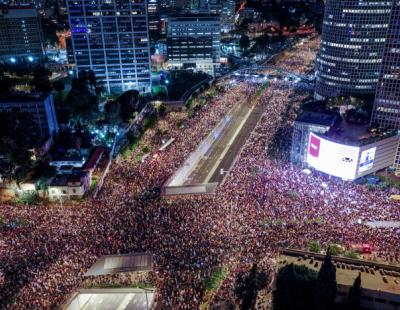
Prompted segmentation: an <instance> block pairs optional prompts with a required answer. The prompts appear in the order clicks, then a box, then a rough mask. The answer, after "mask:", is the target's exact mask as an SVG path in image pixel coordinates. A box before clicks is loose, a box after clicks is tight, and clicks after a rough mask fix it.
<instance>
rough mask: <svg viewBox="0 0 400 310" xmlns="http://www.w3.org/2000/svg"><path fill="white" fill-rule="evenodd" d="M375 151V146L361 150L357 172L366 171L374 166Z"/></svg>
mask: <svg viewBox="0 0 400 310" xmlns="http://www.w3.org/2000/svg"><path fill="white" fill-rule="evenodd" d="M375 153H376V147H373V148H370V149H368V150H365V151H362V152H361V156H360V164H359V165H358V166H359V168H358V173H361V172H364V171H367V170H369V169H371V168H372V167H373V166H374V160H375Z"/></svg>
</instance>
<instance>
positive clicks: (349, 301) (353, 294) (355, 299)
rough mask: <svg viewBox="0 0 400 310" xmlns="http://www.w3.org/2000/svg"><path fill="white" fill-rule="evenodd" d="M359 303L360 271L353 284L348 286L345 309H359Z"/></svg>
mask: <svg viewBox="0 0 400 310" xmlns="http://www.w3.org/2000/svg"><path fill="white" fill-rule="evenodd" d="M360 303H361V272H360V273H359V274H358V276H357V278H355V280H354V283H353V286H352V287H350V290H349V292H348V293H347V296H346V309H347V310H359V309H360Z"/></svg>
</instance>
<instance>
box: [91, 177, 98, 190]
mask: <svg viewBox="0 0 400 310" xmlns="http://www.w3.org/2000/svg"><path fill="white" fill-rule="evenodd" d="M96 186H97V180H96V179H93V180H92V182H90V188H89V190H90V191H94V190H95V189H96Z"/></svg>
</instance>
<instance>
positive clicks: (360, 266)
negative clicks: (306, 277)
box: [277, 249, 400, 310]
mask: <svg viewBox="0 0 400 310" xmlns="http://www.w3.org/2000/svg"><path fill="white" fill-rule="evenodd" d="M324 257H325V255H321V254H318V253H311V252H304V251H299V250H291V249H283V250H281V251H280V256H279V257H278V260H277V264H278V266H277V267H278V269H279V268H281V267H284V266H287V265H289V264H295V265H300V266H305V267H307V268H310V269H312V270H315V271H317V272H318V271H319V269H320V268H321V265H322V263H323V261H324ZM332 261H333V263H334V265H335V267H336V281H337V284H338V293H337V296H336V300H335V302H336V303H338V304H343V303H344V301H345V297H346V295H347V293H348V291H349V289H350V287H351V286H352V285H353V282H354V279H355V278H356V277H357V276H358V274H359V273H361V291H362V293H361V309H371V310H396V309H399V307H400V267H398V266H393V265H386V264H380V263H376V262H373V261H366V260H357V259H350V258H345V257H339V256H333V257H332Z"/></svg>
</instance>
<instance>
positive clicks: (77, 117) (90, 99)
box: [66, 70, 102, 126]
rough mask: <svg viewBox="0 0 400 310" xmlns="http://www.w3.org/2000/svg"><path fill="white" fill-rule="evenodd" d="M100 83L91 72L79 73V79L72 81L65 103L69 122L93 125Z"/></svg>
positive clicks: (96, 114)
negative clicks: (68, 112) (68, 113)
mask: <svg viewBox="0 0 400 310" xmlns="http://www.w3.org/2000/svg"><path fill="white" fill-rule="evenodd" d="M101 87H102V83H101V82H98V81H97V79H96V76H95V74H94V72H93V71H91V70H89V71H81V72H80V73H79V77H78V78H75V79H73V80H72V83H71V91H70V92H69V94H68V96H67V99H66V103H67V107H68V109H69V110H70V122H71V123H72V124H74V126H76V125H77V124H82V125H90V124H93V123H94V121H95V120H96V119H97V117H98V115H99V100H98V97H97V96H98V92H99V91H100V90H101Z"/></svg>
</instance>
